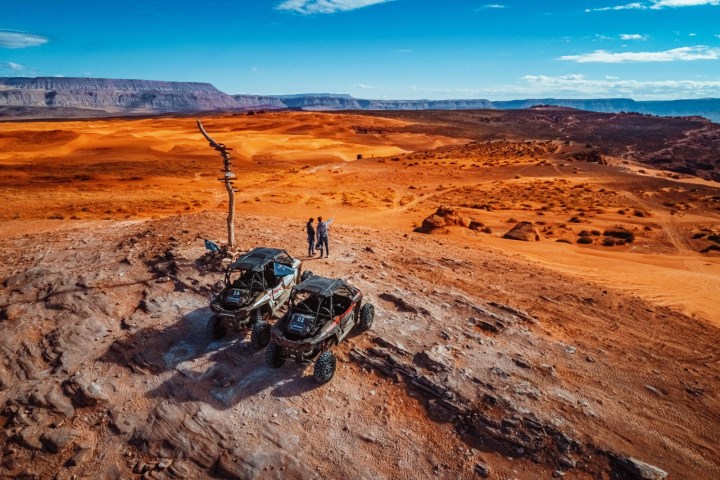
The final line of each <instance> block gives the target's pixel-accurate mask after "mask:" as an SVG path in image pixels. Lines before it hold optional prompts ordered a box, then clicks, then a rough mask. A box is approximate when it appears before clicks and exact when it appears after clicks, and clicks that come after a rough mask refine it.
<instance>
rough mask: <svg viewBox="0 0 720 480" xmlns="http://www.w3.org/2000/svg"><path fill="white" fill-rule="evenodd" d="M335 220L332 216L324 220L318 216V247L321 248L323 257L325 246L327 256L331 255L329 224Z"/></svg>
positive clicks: (321, 256)
mask: <svg viewBox="0 0 720 480" xmlns="http://www.w3.org/2000/svg"><path fill="white" fill-rule="evenodd" d="M333 220H335V217H330V219H328V220H325V221H324V222H323V219H322V217H318V224H317V244H318V249H319V250H320V258H323V247H324V248H325V256H326V257H329V256H330V244H329V243H328V225H330V224H331V223H332V222H333Z"/></svg>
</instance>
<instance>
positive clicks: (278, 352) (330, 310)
mask: <svg viewBox="0 0 720 480" xmlns="http://www.w3.org/2000/svg"><path fill="white" fill-rule="evenodd" d="M362 300H363V294H362V293H361V292H360V290H358V289H357V288H355V287H353V286H352V285H350V284H349V283H347V282H345V281H344V280H340V279H331V278H325V277H319V276H309V277H308V278H307V279H305V280H303V282H302V283H301V284H300V285H297V286H296V287H295V288H293V289H292V292H291V294H290V302H289V304H288V310H287V312H285V314H284V315H283V316H282V318H281V319H280V320H278V321H277V322H276V323H275V326H274V327H273V328H272V339H271V341H270V345H268V348H267V350H266V351H265V362H267V364H268V365H270V366H271V367H273V368H280V367H282V366H283V365H284V364H285V360H286V359H287V358H288V357H293V358H295V360H296V361H298V362H307V361H310V360H312V359H314V358H317V360H316V361H315V369H314V376H315V380H317V381H318V382H319V383H327V382H329V381H330V379H331V378H332V377H333V375H334V374H335V364H336V359H335V355H334V354H333V352H332V350H331V348H332V347H333V346H335V345H337V344H339V343H340V342H341V341H342V340H343V339H344V338H345V337H347V335H348V334H349V333H350V331H351V330H353V328H355V327H357V329H358V330H360V331H364V330H367V329H369V328H370V327H371V326H372V323H373V319H374V317H375V307H373V305H372V304H370V303H365V304H364V305H361V303H362Z"/></svg>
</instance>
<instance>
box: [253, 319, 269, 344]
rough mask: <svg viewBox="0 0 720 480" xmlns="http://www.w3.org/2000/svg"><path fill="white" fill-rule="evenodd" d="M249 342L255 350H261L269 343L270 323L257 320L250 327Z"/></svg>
mask: <svg viewBox="0 0 720 480" xmlns="http://www.w3.org/2000/svg"><path fill="white" fill-rule="evenodd" d="M250 342H251V343H252V346H253V348H255V350H261V349H263V348H265V347H267V344H268V343H270V324H269V323H268V322H266V321H265V320H258V321H257V322H255V324H254V325H253V327H252V333H251V334H250Z"/></svg>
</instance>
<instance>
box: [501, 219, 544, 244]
mask: <svg viewBox="0 0 720 480" xmlns="http://www.w3.org/2000/svg"><path fill="white" fill-rule="evenodd" d="M503 238H508V239H510V240H521V241H523V242H537V241H539V240H540V232H538V230H537V228H535V225H533V224H532V223H531V222H518V223H517V224H515V226H514V227H513V228H512V229H511V230H510V231H509V232H507V233H506V234H505V235H503Z"/></svg>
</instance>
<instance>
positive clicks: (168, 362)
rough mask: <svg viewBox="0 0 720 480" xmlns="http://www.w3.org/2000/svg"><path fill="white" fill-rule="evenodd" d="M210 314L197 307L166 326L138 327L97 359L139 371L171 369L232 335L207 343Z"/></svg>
mask: <svg viewBox="0 0 720 480" xmlns="http://www.w3.org/2000/svg"><path fill="white" fill-rule="evenodd" d="M211 314H212V313H211V312H210V309H209V308H207V307H203V308H198V309H196V310H194V311H192V312H190V313H188V314H186V315H183V316H182V318H180V320H179V321H178V322H177V323H175V324H173V325H170V326H168V327H165V328H162V327H147V328H142V329H140V330H138V331H136V332H134V333H132V334H131V335H130V336H128V337H126V338H122V339H118V340H116V341H115V342H114V343H113V344H112V345H110V348H109V349H108V351H107V352H106V353H105V354H104V355H103V356H102V357H100V360H101V361H104V362H109V363H116V364H118V365H122V366H125V367H128V368H130V369H131V370H133V371H134V372H135V373H140V374H150V373H153V374H159V373H162V372H165V371H168V370H172V369H174V368H176V367H177V366H178V365H179V364H181V363H183V362H188V361H191V360H194V359H196V358H198V357H200V356H203V355H205V354H206V353H207V352H208V351H210V350H212V349H213V348H215V349H217V348H222V347H223V346H224V345H227V344H229V343H230V342H231V341H232V340H234V339H235V337H228V340H226V341H223V342H212V343H211V342H210V341H209V340H208V339H207V338H206V336H205V326H206V325H207V321H208V318H210V315H211Z"/></svg>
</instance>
